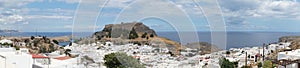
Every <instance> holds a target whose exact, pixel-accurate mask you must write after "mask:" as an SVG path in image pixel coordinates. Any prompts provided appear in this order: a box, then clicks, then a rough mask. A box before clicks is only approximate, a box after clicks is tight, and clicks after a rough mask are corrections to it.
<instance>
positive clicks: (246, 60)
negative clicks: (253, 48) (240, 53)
mask: <svg viewBox="0 0 300 68" xmlns="http://www.w3.org/2000/svg"><path fill="white" fill-rule="evenodd" d="M245 57H246V58H245V66H247V62H248V59H247V58H248V56H247V52H246V56H245Z"/></svg>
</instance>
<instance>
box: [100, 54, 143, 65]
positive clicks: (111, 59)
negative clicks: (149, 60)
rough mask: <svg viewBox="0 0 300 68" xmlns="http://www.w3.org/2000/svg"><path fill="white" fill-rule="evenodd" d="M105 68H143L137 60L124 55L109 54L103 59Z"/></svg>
mask: <svg viewBox="0 0 300 68" xmlns="http://www.w3.org/2000/svg"><path fill="white" fill-rule="evenodd" d="M104 60H105V63H104V65H105V66H106V67H107V68H145V66H144V65H142V64H141V63H140V61H138V60H137V59H135V58H133V57H131V56H128V55H127V54H125V53H120V52H117V53H111V54H107V55H105V57H104Z"/></svg>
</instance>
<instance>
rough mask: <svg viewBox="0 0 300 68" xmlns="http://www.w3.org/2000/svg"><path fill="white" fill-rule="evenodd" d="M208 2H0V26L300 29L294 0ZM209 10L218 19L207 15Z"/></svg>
mask: <svg viewBox="0 0 300 68" xmlns="http://www.w3.org/2000/svg"><path fill="white" fill-rule="evenodd" d="M211 1H213V0H82V1H80V0H0V27H1V28H0V29H13V30H19V31H22V32H35V31H38V32H71V31H82V32H95V31H99V30H102V29H103V27H104V25H106V24H112V23H121V22H125V23H126V22H136V21H138V22H143V23H144V24H146V25H148V26H150V28H152V29H154V30H155V31H176V30H177V31H211V29H212V28H215V27H213V26H212V25H213V23H212V22H216V20H217V24H224V25H221V27H225V28H226V29H225V30H226V31H266V32H267V31H269V32H300V27H299V25H300V22H299V21H300V13H299V12H300V2H299V1H297V0H216V1H214V2H216V3H210V2H211ZM210 9H211V10H210ZM218 11H219V12H218ZM213 12H217V14H218V15H215V16H218V17H211V18H210V19H207V18H209V17H208V16H213ZM210 20H211V21H210ZM218 27H220V26H218Z"/></svg>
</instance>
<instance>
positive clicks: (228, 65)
mask: <svg viewBox="0 0 300 68" xmlns="http://www.w3.org/2000/svg"><path fill="white" fill-rule="evenodd" d="M219 65H220V67H221V68H237V67H238V62H230V61H229V60H228V59H226V58H220V59H219Z"/></svg>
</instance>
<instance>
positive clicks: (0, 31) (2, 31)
mask: <svg viewBox="0 0 300 68" xmlns="http://www.w3.org/2000/svg"><path fill="white" fill-rule="evenodd" d="M5 32H19V31H18V30H0V33H5Z"/></svg>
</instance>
